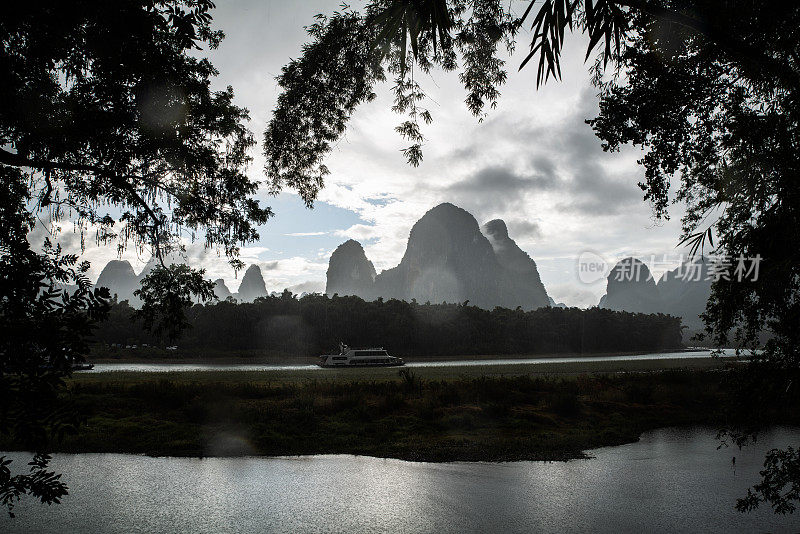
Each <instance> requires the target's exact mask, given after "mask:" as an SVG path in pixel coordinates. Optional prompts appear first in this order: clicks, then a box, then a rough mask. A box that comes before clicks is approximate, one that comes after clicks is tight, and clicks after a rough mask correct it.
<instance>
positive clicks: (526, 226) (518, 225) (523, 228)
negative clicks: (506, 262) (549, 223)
mask: <svg viewBox="0 0 800 534" xmlns="http://www.w3.org/2000/svg"><path fill="white" fill-rule="evenodd" d="M505 222H506V226H508V235H509V237H511V239H514V240H519V239H524V240H531V239H540V238H541V237H542V228H541V227H540V226H539V224H538V223H536V222H534V221H529V220H525V219H509V220H507V221H505Z"/></svg>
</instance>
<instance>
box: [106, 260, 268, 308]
mask: <svg viewBox="0 0 800 534" xmlns="http://www.w3.org/2000/svg"><path fill="white" fill-rule="evenodd" d="M154 266H155V262H154V261H153V260H152V259H151V260H150V261H149V262H148V263H147V264H146V265H145V267H144V269H142V272H141V273H139V274H138V275H137V274H136V273H135V272H134V271H133V267H131V264H130V263H129V262H128V261H127V260H111V261H110V262H108V263H107V264H106V266H105V267H104V268H103V270H102V271H101V272H100V276H99V277H98V278H97V282H96V283H95V285H96V286H98V287H107V288H108V289H109V290H110V292H111V295H112V296H114V295H116V296H117V301H119V302H122V301H123V300H127V301H128V303H129V304H130V305H131V306H133V307H138V306H140V305H141V300H139V299H138V298H137V297H136V296H134V294H133V292H134V291H136V290H137V289H139V287H140V285H141V282H142V279H143V278H144V277H145V276H147V274H148V273H149V272H150V271H151V270H152V269H153V267H154ZM214 284H215V285H214V294H215V295H216V297H217V298H218V299H219V300H226V299H227V298H228V297H233V298H235V299H236V300H237V301H239V302H252V301H254V300H255V299H257V298H258V297H265V296H267V295H269V292H268V291H267V288H266V285H265V284H264V277H263V276H262V275H261V268H260V267H259V266H258V265H255V264H254V265H250V267H248V268H247V270H246V271H245V273H244V276H243V277H242V283H241V284H240V286H239V291H238V292H237V293H231V291H230V290H229V289H228V286H226V285H225V280H223V279H222V278H219V279H217V280H215V281H214Z"/></svg>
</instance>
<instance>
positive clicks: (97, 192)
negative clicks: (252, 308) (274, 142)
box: [0, 0, 271, 257]
mask: <svg viewBox="0 0 800 534" xmlns="http://www.w3.org/2000/svg"><path fill="white" fill-rule="evenodd" d="M212 7H213V3H212V2H211V1H210V0H187V1H179V0H163V1H154V0H139V1H125V2H121V3H120V2H115V3H108V2H102V1H99V0H81V1H77V2H46V3H44V5H42V4H40V3H28V4H26V3H21V4H17V5H15V6H13V7H11V8H9V9H7V10H5V11H4V14H3V18H2V21H0V41H2V43H3V48H2V55H0V74H1V75H2V79H3V84H2V87H0V100H2V102H3V103H4V104H3V106H2V107H0V146H2V148H0V163H2V164H3V165H7V166H13V167H17V168H22V169H25V170H26V172H27V173H28V176H29V179H30V180H31V181H32V182H33V183H34V185H35V186H36V194H35V196H36V201H37V203H38V207H41V208H45V209H47V210H48V211H49V213H50V215H51V216H52V217H53V218H55V219H59V218H60V217H62V216H70V217H72V218H76V219H77V221H78V222H86V223H90V224H92V225H96V226H97V237H98V239H99V240H100V241H104V242H106V241H108V240H109V239H110V238H113V237H121V238H122V240H123V244H124V241H125V240H127V239H133V240H134V242H135V243H136V244H139V245H146V246H152V247H153V249H154V250H153V252H154V253H155V255H156V256H158V257H160V256H161V255H163V254H164V253H166V252H169V251H170V250H171V249H172V248H173V247H175V246H176V240H177V238H178V237H180V231H181V230H182V229H188V230H191V231H200V230H204V238H205V241H206V243H207V244H208V245H209V246H216V245H218V246H220V247H222V248H223V249H224V250H225V252H226V253H228V254H229V255H232V256H235V253H236V251H237V244H238V243H241V242H246V241H250V240H253V239H255V238H256V237H257V234H256V231H255V228H254V224H257V223H262V222H264V221H265V220H266V219H267V217H268V216H269V215H270V214H271V213H270V211H269V209H268V208H267V209H264V208H261V207H259V205H258V203H257V202H256V201H254V200H252V199H251V198H250V197H251V195H252V194H254V193H255V191H256V189H257V186H258V184H257V183H256V182H254V181H253V180H252V179H250V178H249V177H248V176H247V175H246V174H245V169H246V166H247V164H248V163H249V162H250V156H249V155H248V149H249V148H250V147H252V146H253V144H254V140H253V136H252V134H251V133H250V132H249V131H248V130H247V128H246V126H245V124H244V122H245V121H246V120H247V119H248V112H247V110H245V109H243V108H240V107H238V106H236V105H234V104H233V90H232V89H231V88H230V87H229V88H228V89H226V90H224V91H213V90H212V89H211V78H212V77H213V76H215V75H216V73H217V71H216V70H215V69H214V67H213V65H212V64H211V63H210V62H209V61H208V60H207V59H202V58H199V57H198V55H197V54H195V53H194V51H195V50H202V49H203V47H206V48H216V47H217V46H218V44H219V43H220V41H221V39H222V37H223V35H222V33H221V32H219V31H214V30H212V29H211V26H210V21H211V16H210V9H211V8H212ZM112 208H113V209H112ZM114 209H116V210H119V211H120V212H121V214H120V215H119V216H118V217H114V216H113V215H112V213H113V211H114Z"/></svg>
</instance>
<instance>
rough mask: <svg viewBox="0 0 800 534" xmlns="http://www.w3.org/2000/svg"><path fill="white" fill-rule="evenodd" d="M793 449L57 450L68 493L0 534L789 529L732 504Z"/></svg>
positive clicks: (652, 442) (691, 434) (21, 512)
mask: <svg viewBox="0 0 800 534" xmlns="http://www.w3.org/2000/svg"><path fill="white" fill-rule="evenodd" d="M798 441H800V429H775V430H774V431H772V432H769V433H767V434H765V435H762V437H761V439H760V440H759V442H758V444H757V445H755V446H752V447H747V448H745V449H743V450H742V451H739V450H738V449H723V450H717V448H716V447H717V445H718V442H717V441H716V440H715V439H714V431H712V430H709V429H692V430H675V429H665V430H659V431H655V432H650V433H647V434H645V435H644V436H643V437H642V440H641V441H640V442H638V443H633V444H630V445H623V446H620V447H606V448H602V449H596V450H594V451H591V453H592V454H593V456H594V458H592V459H589V460H573V461H569V462H552V463H548V462H512V463H501V464H492V463H458V462H457V463H447V464H433V463H417V462H404V461H400V460H387V459H378V458H370V457H362V456H338V455H337V456H307V457H292V458H255V457H245V458H210V459H202V460H201V459H190V458H148V457H143V456H131V455H118V454H79V455H69V454H62V455H57V456H56V457H55V460H54V465H55V468H56V469H58V470H60V471H62V472H64V473H65V477H66V480H67V482H68V483H69V485H70V488H71V495H69V496H68V497H67V498H66V499H65V500H64V502H63V504H61V505H59V506H53V507H47V506H44V505H40V504H34V503H30V502H25V503H23V504H21V505H19V506H18V507H17V512H18V517H17V519H15V520H9V519H8V518H6V517H2V518H0V532H9V533H17V532H42V533H51V532H52V533H59V534H60V533H63V532H113V533H116V532H119V533H123V532H125V533H127V532H192V533H206V532H208V533H229V532H231V533H232V532H348V533H349V532H435V533H449V532H454V533H455V532H459V533H460V532H726V533H727V532H799V531H800V514H795V516H787V517H783V516H775V515H773V514H772V512H771V510H769V509H763V508H762V509H760V510H759V511H758V512H757V513H753V514H740V513H738V512H736V511H735V509H734V504H735V501H736V497H740V496H742V495H743V494H744V493H745V490H746V488H747V487H748V486H750V485H752V484H753V483H755V482H756V481H757V480H758V471H759V469H760V467H761V463H762V461H763V455H764V452H765V451H766V450H768V449H769V448H772V447H776V446H777V447H784V446H786V445H789V444H794V445H797V442H798ZM734 455H735V456H736V468H735V469H734V468H733V466H732V462H731V457H732V456H734ZM12 456H13V457H15V458H24V456H21V455H20V454H19V453H13V454H12Z"/></svg>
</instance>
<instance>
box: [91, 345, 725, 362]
mask: <svg viewBox="0 0 800 534" xmlns="http://www.w3.org/2000/svg"><path fill="white" fill-rule="evenodd" d="M711 350H712V349H705V348H684V349H676V350H672V351H669V352H671V353H680V352H710V351H711ZM665 353H666V352H665ZM645 354H652V353H648V352H645V351H630V352H619V351H617V352H554V353H543V354H459V355H434V354H431V355H415V356H404V357H403V358H404V359H405V360H406V361H407V362H434V361H444V362H452V361H479V360H525V359H530V358H564V359H569V358H607V357H611V356H639V355H645ZM87 361H88V362H89V363H159V364H182V363H185V364H198V365H313V364H316V363H317V361H318V358H317V357H316V356H308V355H286V354H277V355H276V354H266V353H263V352H261V351H230V352H220V353H216V352H215V353H210V354H209V353H198V352H195V351H183V350H180V349H179V350H176V351H167V350H164V349H160V348H157V347H144V348H136V349H122V348H117V349H110V348H107V347H100V348H97V347H95V348H93V349H92V351H91V353H90V355H89V357H88V359H87Z"/></svg>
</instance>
